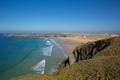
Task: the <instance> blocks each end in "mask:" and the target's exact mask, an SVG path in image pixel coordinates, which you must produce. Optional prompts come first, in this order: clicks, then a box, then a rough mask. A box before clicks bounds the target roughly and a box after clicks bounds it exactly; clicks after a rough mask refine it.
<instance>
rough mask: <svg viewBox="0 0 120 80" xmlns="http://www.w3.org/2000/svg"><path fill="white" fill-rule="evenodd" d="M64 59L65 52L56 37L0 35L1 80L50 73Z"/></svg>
mask: <svg viewBox="0 0 120 80" xmlns="http://www.w3.org/2000/svg"><path fill="white" fill-rule="evenodd" d="M63 59H65V55H64V52H63V50H62V48H61V47H60V45H59V44H58V43H57V42H56V40H55V39H51V38H23V37H7V36H4V35H3V34H1V35H0V80H8V79H10V78H13V77H17V76H22V75H27V74H33V73H38V74H44V73H49V72H50V71H51V69H52V68H53V67H54V66H55V65H57V64H58V63H59V62H60V61H62V60H63Z"/></svg>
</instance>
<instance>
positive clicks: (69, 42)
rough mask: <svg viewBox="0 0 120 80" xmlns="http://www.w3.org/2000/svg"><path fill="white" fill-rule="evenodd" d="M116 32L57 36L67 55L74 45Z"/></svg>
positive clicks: (114, 35) (113, 35) (106, 36)
mask: <svg viewBox="0 0 120 80" xmlns="http://www.w3.org/2000/svg"><path fill="white" fill-rule="evenodd" d="M116 36H119V35H116V34H70V35H69V36H67V37H57V39H58V40H59V42H60V44H61V46H62V47H63V50H64V51H65V53H66V55H67V56H70V54H71V53H72V52H73V50H74V49H75V47H77V46H80V45H83V44H85V43H87V42H93V41H97V40H101V39H106V38H111V37H116Z"/></svg>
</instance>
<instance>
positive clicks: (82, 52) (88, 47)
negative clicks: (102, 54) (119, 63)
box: [72, 39, 110, 62]
mask: <svg viewBox="0 0 120 80" xmlns="http://www.w3.org/2000/svg"><path fill="white" fill-rule="evenodd" d="M109 44H110V39H106V40H99V41H95V42H90V43H87V44H85V45H82V46H78V47H77V48H75V49H74V51H73V53H72V54H73V56H74V58H75V62H78V61H79V60H85V59H90V58H92V57H93V56H94V55H95V54H96V53H97V52H98V51H100V50H102V49H104V48H105V47H107V46H108V45H109Z"/></svg>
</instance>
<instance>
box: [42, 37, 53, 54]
mask: <svg viewBox="0 0 120 80" xmlns="http://www.w3.org/2000/svg"><path fill="white" fill-rule="evenodd" d="M45 39H46V38H45ZM45 44H46V45H47V47H44V48H43V49H42V53H43V55H45V56H51V54H52V48H53V47H54V45H53V44H52V43H51V41H49V40H46V43H45Z"/></svg>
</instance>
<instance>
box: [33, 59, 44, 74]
mask: <svg viewBox="0 0 120 80" xmlns="http://www.w3.org/2000/svg"><path fill="white" fill-rule="evenodd" d="M45 63H46V60H45V59H43V60H41V61H40V62H39V63H37V64H36V65H35V66H33V68H32V69H33V70H35V71H37V73H40V74H44V70H45Z"/></svg>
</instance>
